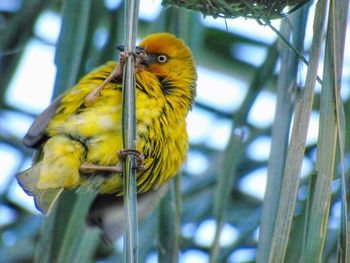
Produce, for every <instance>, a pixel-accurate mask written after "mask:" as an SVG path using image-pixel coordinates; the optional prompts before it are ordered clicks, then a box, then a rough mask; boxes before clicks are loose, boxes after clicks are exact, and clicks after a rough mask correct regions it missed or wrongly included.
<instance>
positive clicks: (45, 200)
mask: <svg viewBox="0 0 350 263" xmlns="http://www.w3.org/2000/svg"><path fill="white" fill-rule="evenodd" d="M40 168H41V162H39V163H37V164H36V165H34V166H33V167H31V168H29V169H27V170H25V171H23V172H20V173H18V174H17V175H16V178H17V181H18V183H19V185H20V186H21V187H22V189H23V190H24V191H25V192H26V193H27V194H28V195H31V196H33V197H34V202H35V206H36V207H37V208H38V209H39V210H40V211H41V212H43V213H44V214H47V213H49V212H50V210H51V208H52V206H53V204H54V203H55V201H56V200H57V199H58V197H59V195H60V194H61V192H62V191H63V188H57V189H38V187H37V185H38V181H39V177H40Z"/></svg>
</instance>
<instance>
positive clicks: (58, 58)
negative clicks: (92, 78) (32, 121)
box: [53, 0, 91, 98]
mask: <svg viewBox="0 0 350 263" xmlns="http://www.w3.org/2000/svg"><path fill="white" fill-rule="evenodd" d="M90 11H91V0H86V1H79V0H69V1H68V0H67V1H64V5H63V17H62V28H61V32H60V36H59V39H58V43H57V50H56V55H55V63H56V66H57V73H56V80H55V87H54V94H53V97H54V98H56V97H57V96H59V95H60V94H62V93H63V92H64V91H66V90H67V89H69V88H71V87H73V85H74V84H75V83H76V82H77V80H78V77H79V76H78V74H79V69H80V66H81V63H82V57H83V51H84V46H85V45H86V38H87V32H88V25H89V23H88V22H87V21H88V20H89V17H90Z"/></svg>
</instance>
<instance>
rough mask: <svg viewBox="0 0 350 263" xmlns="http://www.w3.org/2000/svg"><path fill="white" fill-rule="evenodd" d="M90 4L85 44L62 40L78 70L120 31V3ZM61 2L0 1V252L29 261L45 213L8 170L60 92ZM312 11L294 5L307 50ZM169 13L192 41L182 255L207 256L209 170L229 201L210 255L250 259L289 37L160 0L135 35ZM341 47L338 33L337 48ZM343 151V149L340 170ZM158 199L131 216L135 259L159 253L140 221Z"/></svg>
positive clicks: (143, 8)
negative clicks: (136, 227)
mask: <svg viewBox="0 0 350 263" xmlns="http://www.w3.org/2000/svg"><path fill="white" fill-rule="evenodd" d="M91 2H92V7H91V9H90V14H89V16H90V19H89V20H88V21H86V24H87V25H86V30H87V33H86V38H85V39H84V41H83V42H84V45H83V46H82V47H77V46H76V47H66V48H75V49H78V50H80V51H79V52H81V56H82V58H81V64H80V67H79V69H78V71H79V74H78V75H79V76H83V75H84V74H86V73H87V72H89V71H90V70H92V69H93V68H95V67H96V66H98V65H100V64H102V63H104V62H106V61H108V60H116V59H117V58H118V52H117V51H116V50H115V46H116V45H117V44H120V43H122V42H123V36H124V31H123V19H124V10H123V7H122V1H119V0H105V1H94V0H92V1H91ZM62 5H63V1H60V0H50V1H47V0H1V1H0V76H1V78H0V262H31V261H33V255H34V251H35V244H36V242H37V240H38V233H39V230H40V226H41V224H42V221H43V216H42V215H41V214H40V213H39V212H38V211H37V210H36V208H35V207H34V204H33V200H32V198H31V197H29V196H27V195H26V194H25V193H24V192H23V190H22V189H21V188H20V187H19V185H18V184H17V181H16V180H15V177H14V176H15V174H16V173H17V172H18V171H21V170H24V169H26V168H28V167H30V165H31V157H32V154H33V152H32V150H30V149H27V148H25V147H24V146H23V145H22V143H21V139H22V137H23V136H24V134H25V133H26V131H27V130H28V128H29V126H30V125H31V123H32V122H33V120H34V119H35V116H36V115H38V114H39V113H40V112H41V111H43V110H44V109H45V108H46V107H47V106H48V105H49V104H50V101H51V99H52V97H53V95H54V94H59V93H60V92H61V91H60V90H55V91H54V83H55V77H56V66H55V52H56V43H57V41H58V37H59V34H60V30H61V24H62V16H61V11H62ZM314 9H315V6H314V4H312V3H311V4H310V5H307V6H305V7H304V8H302V9H301V10H300V11H298V12H299V13H301V12H303V13H304V14H305V15H306V16H305V17H306V25H305V28H306V33H305V38H304V40H303V46H304V51H305V52H304V53H303V54H304V56H305V57H306V58H308V54H309V49H310V44H311V37H312V22H313V16H314ZM296 15H298V14H293V15H291V16H289V17H288V18H285V19H284V20H285V21H287V22H285V23H286V24H287V27H288V26H289V27H293V23H292V22H291V20H288V19H289V18H293V16H296ZM174 17H180V18H181V20H182V21H181V23H180V25H181V27H182V28H180V31H181V32H182V35H181V36H182V37H183V38H184V40H185V41H186V42H187V43H188V44H189V46H190V47H191V49H192V51H193V53H194V57H195V60H196V63H197V69H198V85H197V98H196V104H195V106H194V108H193V109H192V111H191V112H190V113H189V115H188V117H187V123H188V127H187V130H188V133H189V136H190V149H189V152H188V156H187V161H186V163H185V164H184V165H183V169H182V177H181V189H182V204H181V227H180V248H181V251H180V257H179V261H180V262H186V263H187V262H191V263H192V262H209V254H210V250H211V247H212V244H213V241H214V236H215V230H216V227H217V222H218V221H217V217H216V216H217V215H218V214H217V210H215V209H217V207H218V205H214V203H215V202H214V200H216V201H217V200H219V202H220V198H221V195H220V194H218V191H217V182H218V180H217V179H218V178H221V176H222V174H225V173H229V174H230V176H228V181H226V182H227V183H228V184H229V188H228V192H227V194H226V197H225V198H227V202H226V201H224V200H222V203H223V204H225V207H224V218H225V220H224V224H223V225H222V231H221V234H220V238H219V247H220V252H219V257H218V262H232V263H233V262H237V263H238V262H254V261H255V258H256V253H257V241H258V235H259V223H260V217H261V211H262V201H263V197H264V192H265V185H266V180H267V179H266V176H267V162H268V160H269V154H270V147H271V127H272V124H273V121H274V114H275V108H276V84H277V77H278V73H279V71H280V68H281V56H280V50H281V49H285V48H286V47H285V46H284V44H283V43H282V42H281V41H280V40H279V38H278V36H277V35H276V33H275V32H273V31H272V30H271V29H270V28H269V27H268V26H263V25H261V24H259V23H258V22H257V21H256V20H255V19H245V18H236V19H223V18H216V19H214V18H213V17H210V16H207V17H205V16H203V15H202V14H200V13H199V12H192V11H187V10H185V9H178V8H175V7H166V6H162V5H161V1H160V0H141V5H140V21H139V28H138V32H139V39H138V41H139V40H140V39H142V37H144V36H146V35H148V34H150V33H153V32H160V31H169V29H167V28H169V25H170V24H172V23H174V22H173V20H174ZM349 21H350V19H349ZM281 22H282V19H276V20H272V21H271V23H272V25H273V26H274V27H275V28H276V29H280V27H281ZM348 31H349V27H348ZM77 37H78V38H79V37H80V35H77ZM349 46H350V32H347V40H346V44H345V47H349ZM63 52H64V51H63ZM61 54H62V50H61ZM321 61H322V59H321ZM306 70H307V66H306V65H305V64H303V63H299V67H298V68H297V72H296V81H295V83H291V85H290V86H286V87H285V89H288V92H289V93H290V94H292V95H293V96H294V97H298V93H299V92H300V87H303V85H304V84H305V75H306ZM319 76H322V63H321V68H320V69H319ZM66 88H68V87H66ZM319 95H320V86H319V84H317V86H316V97H315V103H314V104H315V105H314V109H313V111H312V114H311V120H310V126H309V133H308V139H307V148H306V154H305V158H304V161H303V166H302V175H301V176H302V177H301V186H300V189H299V192H298V202H297V206H296V212H295V213H296V214H295V216H298V215H299V214H301V211H302V207H303V205H304V203H305V200H306V196H307V189H308V186H307V185H308V178H309V176H310V174H312V173H313V171H314V169H315V158H316V142H317V134H318V119H319V109H318V106H319ZM349 95H350V48H345V56H344V68H343V78H342V90H341V96H342V99H343V102H344V105H345V108H346V109H348V108H349V107H348V105H349ZM346 105H347V106H346ZM291 107H292V104H291ZM291 117H292V115H291ZM288 118H289V117H288ZM233 138H235V139H237V138H238V141H239V143H236V148H233V149H232V147H231V148H230V147H228V145H230V143H229V142H230V140H233ZM348 148H349V147H347V148H346V149H348ZM225 153H226V154H225ZM227 154H231V155H232V156H235V157H234V160H235V161H233V162H232V163H229V164H228V163H227V161H226V162H225V159H224V156H226V155H227ZM349 158H350V155H349V153H348V152H346V160H347V164H346V165H347V167H346V171H348V165H349ZM231 164H232V165H231ZM230 165H231V166H233V167H230ZM339 189H340V182H339V178H338V179H335V180H334V181H333V184H332V193H333V198H332V204H331V210H330V219H329V222H328V225H329V226H328V227H329V231H330V235H329V236H328V237H327V242H326V246H327V247H326V248H327V249H326V252H324V253H328V254H327V255H325V258H326V259H327V260H328V259H329V260H330V259H331V258H332V256H334V251H335V250H334V249H335V247H336V241H337V239H336V238H334V236H332V233H333V232H334V233H336V232H337V231H338V230H339V227H340V223H339V222H340V220H339V217H340V201H339V191H340V190H339ZM215 207H216V208H215ZM157 209H158V207H156V208H155V211H154V212H152V213H151V215H150V216H148V217H147V218H146V219H145V220H144V222H142V223H140V236H143V235H145V236H147V237H148V241H147V242H146V243H145V244H143V245H142V248H141V251H140V254H141V255H144V257H140V262H147V263H148V262H157V249H156V248H157V231H158V229H157V225H156V224H150V223H149V222H153V220H157ZM215 211H216V212H215ZM219 214H220V213H219ZM147 222H148V223H147ZM332 231H333V232H332ZM121 252H122V245H121V239H120V238H119V239H117V241H116V242H115V243H114V245H113V249H112V251H111V252H110V253H109V254H108V255H107V256H106V257H104V258H103V259H98V260H99V262H117V261H116V258H117V257H118V255H120V253H121ZM332 253H333V254H332ZM325 262H327V261H325ZM330 262H332V261H330Z"/></svg>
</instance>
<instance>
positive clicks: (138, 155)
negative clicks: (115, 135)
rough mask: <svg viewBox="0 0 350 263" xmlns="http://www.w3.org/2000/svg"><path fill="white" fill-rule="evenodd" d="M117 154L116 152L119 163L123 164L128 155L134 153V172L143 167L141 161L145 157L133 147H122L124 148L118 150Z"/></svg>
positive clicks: (139, 170) (140, 170)
mask: <svg viewBox="0 0 350 263" xmlns="http://www.w3.org/2000/svg"><path fill="white" fill-rule="evenodd" d="M117 154H118V157H119V163H121V166H123V164H124V162H125V159H126V157H127V156H128V155H134V156H135V157H136V166H135V170H136V172H142V171H143V170H144V169H145V167H144V165H143V161H144V159H145V157H144V156H143V154H142V153H140V152H139V151H137V150H133V149H124V150H119V151H118V152H117Z"/></svg>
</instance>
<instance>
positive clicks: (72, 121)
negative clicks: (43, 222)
mask: <svg viewBox="0 0 350 263" xmlns="http://www.w3.org/2000/svg"><path fill="white" fill-rule="evenodd" d="M126 55H128V54H126ZM134 55H135V56H136V64H137V65H136V73H135V79H136V145H135V146H136V147H135V149H136V150H137V151H138V152H140V153H141V154H142V155H143V157H144V159H143V164H142V165H143V169H139V171H138V172H137V173H136V184H137V192H138V193H144V192H147V191H149V190H151V189H153V188H158V187H160V186H161V185H162V184H163V183H164V182H166V181H167V180H168V179H169V178H171V177H172V176H174V175H175V174H176V172H177V170H178V169H179V167H180V166H181V164H182V163H183V162H184V160H185V156H186V152H187V148H188V135H187V132H186V121H185V118H186V115H187V113H188V112H189V110H190V109H191V107H192V105H193V102H194V97H195V94H196V70H195V64H194V60H193V57H192V54H191V51H190V49H189V48H188V47H187V46H186V44H185V43H184V42H183V41H182V40H180V39H178V38H176V37H175V36H174V35H171V34H168V33H157V34H152V35H149V36H147V37H146V38H144V39H143V40H142V41H141V43H140V46H138V47H136V52H135V54H134ZM124 56H125V53H124ZM121 61H123V58H122V59H121ZM121 73H122V66H121V65H117V64H116V63H115V62H108V63H106V64H105V65H103V66H101V67H99V68H97V69H96V70H94V71H92V72H91V73H88V74H87V75H86V76H85V77H83V78H82V79H81V80H80V81H79V83H78V84H76V85H75V86H74V87H73V88H71V89H70V90H68V91H67V92H65V93H64V94H63V95H61V96H60V97H58V98H57V99H56V100H55V101H53V103H52V104H51V106H49V107H48V108H47V109H46V110H45V111H44V112H43V113H42V114H41V115H39V116H38V118H37V119H36V120H35V122H34V123H33V124H32V126H31V127H30V129H29V131H28V133H27V134H26V136H25V137H24V140H23V142H24V144H25V145H26V146H28V147H32V148H37V149H39V150H40V151H39V154H38V157H37V158H36V160H35V163H34V165H33V167H31V168H29V169H28V170H25V171H23V172H21V173H20V174H18V175H17V179H18V181H19V183H20V185H21V186H22V188H23V189H24V190H25V191H26V192H27V193H28V194H30V195H33V196H34V198H35V202H36V206H37V208H38V209H39V210H41V211H42V212H44V213H45V212H47V211H48V210H49V208H50V207H51V205H52V204H53V202H54V201H55V200H56V198H57V196H58V195H59V193H60V192H61V191H62V189H67V188H75V187H78V186H81V185H84V184H93V182H96V180H97V179H98V180H97V181H98V182H99V183H98V186H97V187H98V188H99V192H100V193H101V194H105V193H107V194H111V193H115V194H117V195H122V194H123V180H122V174H121V169H120V167H121V165H120V163H121V161H122V160H121V159H120V158H121V155H120V154H119V155H118V154H117V152H118V151H119V150H122V149H123V145H122V129H121V118H122V107H121V106H122V74H121ZM124 153H125V152H124ZM126 153H128V152H126ZM132 153H133V152H132ZM139 159H140V158H139Z"/></svg>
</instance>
